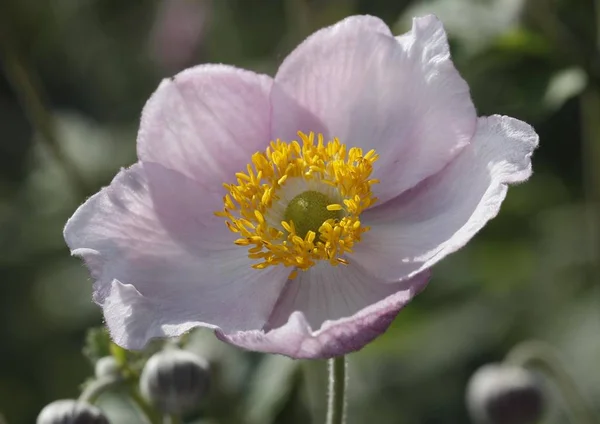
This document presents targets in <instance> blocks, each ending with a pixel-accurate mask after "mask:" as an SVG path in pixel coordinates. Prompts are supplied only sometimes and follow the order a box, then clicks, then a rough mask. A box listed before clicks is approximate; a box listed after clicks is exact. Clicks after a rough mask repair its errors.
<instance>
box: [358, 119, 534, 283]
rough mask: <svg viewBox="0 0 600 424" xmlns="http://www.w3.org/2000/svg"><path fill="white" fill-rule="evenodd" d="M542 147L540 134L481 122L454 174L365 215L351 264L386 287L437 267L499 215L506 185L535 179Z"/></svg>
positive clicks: (518, 124)
mask: <svg viewBox="0 0 600 424" xmlns="http://www.w3.org/2000/svg"><path fill="white" fill-rule="evenodd" d="M537 144H538V136H537V134H536V133H535V131H534V129H533V128H532V127H531V126H529V125H528V124H526V123H524V122H522V121H519V120H516V119H513V118H510V117H507V116H498V115H494V116H490V117H487V118H485V117H484V118H479V120H478V125H477V132H476V133H475V136H474V138H473V140H472V142H471V144H470V146H469V147H468V148H466V149H465V150H464V151H463V152H462V153H461V154H460V155H459V156H458V157H457V158H456V159H455V160H454V161H453V162H452V163H451V164H450V165H448V167H446V168H445V169H444V170H443V171H441V172H439V173H438V174H436V175H435V176H433V177H430V178H428V179H427V180H425V181H424V182H422V183H421V184H419V185H418V186H417V187H415V188H414V189H412V190H410V191H409V192H407V193H405V194H403V195H401V196H399V197H398V198H396V199H394V200H392V201H390V202H387V203H386V204H384V205H382V206H380V207H376V208H374V209H371V210H368V211H365V212H364V213H363V215H362V220H363V221H364V223H365V225H369V226H371V230H370V231H368V232H367V233H365V234H364V235H363V239H362V241H361V242H360V243H358V244H357V245H356V246H355V248H354V254H353V255H352V256H351V259H352V260H356V261H357V262H358V263H359V264H360V265H361V266H363V267H364V268H365V269H366V270H367V271H368V272H369V273H370V274H371V275H373V276H374V277H377V278H380V279H384V280H387V281H397V280H398V279H403V278H409V277H411V276H413V275H415V274H417V273H419V272H421V271H422V270H424V269H427V268H429V267H431V266H432V265H434V264H435V263H436V262H438V261H439V260H441V259H442V258H443V257H444V256H446V255H448V254H450V253H452V252H454V251H456V250H458V249H460V248H461V247H462V246H464V245H465V244H466V243H467V242H468V241H469V240H470V239H471V238H472V237H473V236H474V235H475V233H477V232H478V231H479V230H480V229H481V228H483V226H484V225H485V224H486V222H487V221H489V220H490V219H492V218H494V217H495V216H496V214H497V213H498V211H499V209H500V205H501V203H502V201H503V200H504V197H505V196H506V191H507V189H508V187H507V184H512V183H519V182H522V181H525V180H526V179H527V178H529V176H530V175H531V155H532V153H533V150H534V149H535V148H536V147H537Z"/></svg>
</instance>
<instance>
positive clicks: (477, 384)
mask: <svg viewBox="0 0 600 424" xmlns="http://www.w3.org/2000/svg"><path fill="white" fill-rule="evenodd" d="M466 398H467V399H466V400H467V407H468V409H469V413H470V415H471V418H472V419H473V421H474V422H475V423H477V424H534V423H537V422H539V420H540V418H541V416H542V414H543V412H544V392H543V388H542V386H541V383H540V381H539V380H538V379H537V378H536V376H535V375H534V374H533V373H531V372H530V371H528V370H526V369H525V368H522V367H517V366H513V365H504V364H490V365H485V366H483V367H481V368H480V369H479V370H477V371H476V372H475V374H473V376H472V377H471V380H470V381H469V384H468V387H467V395H466Z"/></svg>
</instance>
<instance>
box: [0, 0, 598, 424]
mask: <svg viewBox="0 0 600 424" xmlns="http://www.w3.org/2000/svg"><path fill="white" fill-rule="evenodd" d="M357 13H360V14H372V15H376V16H379V17H381V18H382V19H384V20H385V21H386V22H387V23H388V24H389V25H390V26H391V27H392V28H393V29H394V31H395V32H396V33H400V32H404V31H405V30H407V29H408V28H409V26H410V19H411V17H412V16H417V15H422V14H426V13H435V14H437V15H438V16H439V17H440V18H441V19H442V20H443V22H444V23H445V26H446V29H447V31H448V32H449V37H450V40H451V46H452V52H453V57H454V60H455V63H456V65H457V67H458V68H459V70H460V71H461V73H462V75H463V76H464V78H465V79H466V80H467V81H468V83H469V85H470V87H471V90H472V95H473V98H474V102H475V105H476V106H477V108H478V111H479V114H480V115H486V114H493V113H501V114H507V115H511V116H514V117H517V118H520V119H523V120H526V121H528V122H530V123H531V124H532V125H533V126H534V127H535V128H536V129H537V131H538V133H539V134H540V138H541V144H540V148H539V149H538V151H537V152H536V154H535V156H534V161H533V163H534V171H535V173H534V175H533V177H532V178H531V180H530V181H529V182H527V183H526V184H523V185H521V186H518V187H514V188H511V189H510V190H509V194H508V198H507V200H506V202H505V203H504V206H503V208H502V211H501V213H500V215H499V216H498V217H497V218H496V219H494V220H493V221H492V222H491V223H490V224H489V225H488V226H487V227H486V228H485V229H484V230H483V231H481V233H480V234H478V235H477V236H476V238H475V239H474V240H473V241H472V242H471V243H470V244H469V245H468V247H466V248H464V249H463V250H462V251H460V252H458V253H456V254H453V255H452V256H450V257H448V258H447V259H445V260H444V261H443V263H442V264H440V265H438V266H436V268H435V274H434V278H433V281H432V282H431V284H430V286H429V287H428V289H427V290H426V291H425V292H424V293H423V294H421V295H420V296H419V297H417V298H416V299H415V300H414V301H413V303H412V304H411V305H410V306H409V307H408V308H407V309H405V310H404V311H403V312H401V314H400V315H399V316H398V318H397V319H396V321H395V323H394V324H393V325H392V327H391V328H390V330H389V331H388V332H387V333H386V334H385V335H383V336H382V337H380V338H379V339H378V340H377V341H375V342H374V343H372V344H370V345H369V346H367V347H366V348H365V349H364V350H363V351H361V352H359V353H356V354H353V355H351V356H350V364H351V365H350V394H349V396H350V398H349V415H350V418H349V423H350V424H353V423H365V422H372V423H378V424H387V423H390V424H392V423H402V424H413V423H415V424H416V423H420V424H437V423H444V424H447V423H468V422H470V421H469V418H468V415H467V410H466V408H465V405H464V390H465V386H466V384H467V381H468V379H469V377H470V375H471V374H472V373H473V372H474V370H475V369H477V368H478V367H479V366H480V365H482V364H484V363H487V362H493V361H499V360H501V359H502V357H503V356H504V355H505V354H506V353H507V352H508V351H509V350H510V349H511V347H513V346H514V345H515V344H517V343H519V342H522V341H524V340H529V339H540V340H545V341H548V342H549V343H551V344H552V345H554V346H555V347H557V348H558V349H559V350H560V352H561V354H562V357H563V358H564V359H565V363H566V365H567V367H568V369H569V371H570V372H571V373H572V374H573V375H574V376H575V378H576V379H577V382H578V384H579V386H580V387H581V388H582V390H583V391H584V393H585V396H586V397H587V398H588V400H589V401H590V403H591V404H593V405H594V407H595V408H596V410H597V412H599V413H600V371H599V369H600V294H599V287H598V279H599V277H600V249H599V244H600V237H599V236H598V235H599V234H600V226H599V225H597V224H598V223H599V218H600V214H599V213H598V211H597V210H594V208H593V205H594V204H595V203H596V202H597V200H598V198H599V197H600V128H599V126H600V85H599V82H600V50H599V46H600V36H599V35H598V34H599V33H600V28H599V25H600V24H599V22H600V3H599V2H597V3H596V4H595V5H594V2H593V0H430V1H408V0H212V1H211V0H164V1H151V0H139V1H123V0H1V1H0V53H1V55H0V60H1V64H2V68H1V70H0V414H2V415H4V417H5V419H6V421H7V422H9V423H10V424H29V423H33V422H34V420H35V416H36V415H37V413H38V411H39V410H40V409H41V408H42V407H43V406H44V405H45V404H46V403H48V402H50V401H52V400H55V399H58V398H73V397H76V396H77V395H78V393H79V388H80V385H81V383H82V382H83V381H84V380H85V379H86V378H87V377H88V376H90V375H91V374H92V369H93V368H92V365H91V364H90V361H89V360H88V359H87V358H86V357H85V356H84V355H83V354H82V348H83V346H84V344H85V334H86V330H87V329H88V328H90V327H94V326H99V325H101V316H100V313H99V309H98V308H97V307H96V306H95V305H94V304H93V303H92V302H91V300H90V295H91V283H90V280H89V276H88V274H87V271H86V270H85V269H84V267H83V265H82V264H81V263H80V261H79V260H77V259H76V258H72V257H70V255H69V252H68V249H67V247H66V246H65V243H64V241H63V238H62V228H63V225H64V223H65V221H66V219H67V218H68V217H69V216H70V215H71V214H72V213H73V211H74V210H75V208H76V207H77V206H78V205H79V204H80V203H81V202H83V201H84V199H85V198H86V197H88V196H90V195H92V194H93V193H95V192H96V191H97V190H98V189H99V188H100V187H102V186H104V185H107V184H108V183H109V182H110V180H111V179H112V177H113V176H114V175H115V174H116V172H117V171H118V170H119V168H120V167H123V166H128V165H129V164H131V163H133V162H134V161H135V160H136V158H135V136H136V131H137V125H138V119H139V114H140V110H141V108H142V106H143V104H144V102H145V101H146V99H147V98H148V97H149V95H150V94H151V93H152V91H153V90H154V89H155V87H156V86H157V85H158V83H159V81H160V79H161V78H164V77H167V76H170V75H173V74H174V73H176V72H178V71H179V70H181V69H183V68H185V67H188V66H191V65H194V64H199V63H205V62H221V63H228V64H233V65H236V66H240V67H244V68H249V69H253V70H256V71H260V72H266V73H269V74H274V72H275V70H276V69H277V66H278V64H279V63H280V62H281V60H282V59H283V58H284V57H285V55H286V54H287V53H288V52H290V51H291V49H293V47H294V46H295V45H296V44H297V43H299V42H300V41H301V40H302V39H303V38H304V37H305V36H307V35H308V34H310V33H311V32H312V31H313V30H315V29H317V28H320V27H322V26H325V25H329V24H332V23H334V22H336V21H337V20H339V19H341V18H343V17H345V16H348V15H352V14H357ZM189 343H190V345H189V346H190V347H189V348H190V349H193V350H197V351H199V352H202V354H204V355H205V356H207V357H208V358H209V359H211V360H212V361H213V366H214V369H215V370H216V371H215V375H216V376H215V384H214V386H213V394H212V395H211V399H209V401H208V402H207V403H206V405H205V406H204V408H202V410H201V411H200V413H199V414H197V417H196V418H197V422H203V423H208V422H210V423H249V424H253V423H256V424H259V423H260V424H269V423H306V422H310V420H311V418H312V419H316V420H320V421H322V418H321V417H322V416H323V413H324V407H325V400H324V399H325V398H324V396H325V395H324V393H325V392H324V388H325V380H324V378H325V375H324V373H325V364H324V362H318V361H313V362H308V363H306V362H299V361H291V360H287V359H286V358H282V357H276V356H261V355H257V354H251V353H245V352H241V351H239V350H236V349H234V348H232V347H229V346H225V345H223V344H221V343H220V342H217V341H216V340H215V339H214V337H213V336H212V335H211V334H210V332H208V333H205V332H202V331H200V332H198V333H195V334H194V335H193V336H192V337H191V338H190V341H189ZM551 395H552V396H553V399H552V401H551V402H550V403H551V407H550V411H549V413H548V414H547V416H546V420H545V422H547V423H562V422H567V421H566V418H565V415H564V412H563V411H562V408H561V400H560V397H558V396H556V395H557V394H556V393H554V391H553V390H551ZM104 402H105V406H106V408H107V410H110V411H112V412H110V414H111V417H112V418H113V421H114V422H115V423H129V422H131V423H134V422H135V420H136V419H135V417H133V416H132V415H131V414H129V415H127V411H126V410H125V409H124V407H123V405H121V406H119V400H118V399H117V398H111V397H110V396H108V397H107V399H106V400H105V401H104ZM0 421H1V418H0ZM315 422H319V421H315Z"/></svg>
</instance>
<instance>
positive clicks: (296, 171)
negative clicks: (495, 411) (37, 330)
mask: <svg viewBox="0 0 600 424" xmlns="http://www.w3.org/2000/svg"><path fill="white" fill-rule="evenodd" d="M537 143H538V137H537V135H536V133H535V131H534V130H533V129H532V127H531V126H529V125H528V124H526V123H524V122H521V121H518V120H516V119H513V118H510V117H506V116H497V115H494V116H489V117H480V118H478V117H477V114H476V111H475V108H474V106H473V103H472V101H471V98H470V94H469V88H468V86H467V84H466V83H465V81H464V80H463V79H462V78H461V77H460V75H459V73H458V72H457V71H456V69H455V68H454V66H453V64H452V61H451V58H450V52H449V47H448V42H447V39H446V34H445V31H444V28H443V26H442V24H441V23H440V22H439V21H438V20H437V18H435V17H434V16H426V17H423V18H417V19H415V20H414V21H413V26H412V29H411V31H409V32H408V33H406V34H403V35H401V36H398V37H394V36H393V35H392V34H391V32H390V30H389V28H388V27H387V26H386V25H385V24H384V23H383V22H382V21H381V20H380V19H377V18H374V17H370V16H355V17H349V18H347V19H345V20H343V21H341V22H339V23H337V24H336V25H333V26H331V27H328V28H325V29H322V30H320V31H317V32H316V33H315V34H313V35H312V36H310V37H308V38H307V39H306V40H305V41H304V42H303V43H302V44H301V45H300V46H299V47H298V48H296V49H295V50H294V51H293V52H292V53H291V54H290V55H289V56H288V57H287V58H286V59H285V60H284V61H283V63H282V65H281V67H280V68H279V70H278V71H277V74H276V76H275V77H274V78H271V77H269V76H267V75H261V74H256V73H253V72H249V71H245V70H241V69H237V68H234V67H231V66H225V65H202V66H197V67H194V68H191V69H188V70H185V71H183V72H181V73H180V74H178V75H176V76H175V77H173V78H171V79H167V80H164V81H163V82H162V83H161V84H160V86H159V87H158V89H157V90H156V92H155V93H154V94H153V95H152V97H151V98H150V99H149V100H148V102H147V104H146V106H145V107H144V110H143V113H142V118H141V124H140V130H139V135H138V139H137V153H138V158H139V161H138V162H137V163H136V164H134V165H133V166H131V167H130V168H128V169H124V170H122V171H121V172H120V173H119V174H118V175H117V176H116V177H115V178H114V180H113V181H112V183H111V184H110V185H109V186H108V187H106V188H104V189H102V190H101V191H100V192H99V193H97V194H96V195H94V196H92V197H91V198H90V199H88V200H87V201H86V202H85V203H84V204H83V205H82V206H81V207H80V208H79V209H78V210H77V211H76V212H75V214H74V215H73V217H72V218H71V219H70V220H69V221H68V222H67V225H66V227H65V232H64V235H65V239H66V241H67V243H68V245H69V247H70V248H71V250H72V253H73V255H77V256H80V257H82V258H83V259H84V261H85V263H86V264H87V266H88V267H89V269H90V272H91V275H92V277H93V279H94V280H95V284H94V301H95V302H97V303H98V304H99V305H100V306H101V307H102V309H103V311H104V317H105V320H106V324H107V326H108V328H109V330H110V333H111V335H112V337H113V339H114V341H115V342H116V343H117V344H119V345H121V346H123V347H125V348H129V349H139V348H142V347H143V346H144V345H145V344H146V343H147V342H148V341H149V340H150V339H152V338H156V337H169V336H178V335H181V334H182V333H184V332H187V331H188V330H190V329H191V328H194V327H208V328H212V329H214V330H215V333H216V335H217V337H218V338H219V339H221V340H223V341H226V342H228V343H231V344H234V345H237V346H240V347H242V348H246V349H250V350H254V351H261V352H271V353H279V354H283V355H287V356H290V357H294V358H327V357H333V356H337V355H343V354H346V353H349V352H352V351H355V350H358V349H360V348H362V347H363V346H365V345H366V344H367V343H369V342H370V341H372V340H373V339H374V338H375V337H377V336H378V335H380V334H382V333H383V332H384V331H385V330H386V329H387V327H388V326H389V325H390V323H391V322H392V320H393V319H394V318H395V317H396V315H397V314H398V312H399V311H400V310H401V309H402V308H403V307H404V306H405V305H406V304H407V303H408V302H409V301H410V300H411V299H412V298H413V297H414V296H415V295H416V294H418V293H419V292H420V291H421V290H423V289H424V287H425V286H426V284H427V282H428V279H429V275H430V272H429V269H430V268H431V267H432V266H433V265H434V264H435V263H436V262H438V261H439V260H441V259H442V258H443V257H445V256H446V255H448V254H450V253H452V252H454V251H456V250H457V249H459V248H461V247H462V246H463V245H464V244H465V243H467V242H468V241H469V239H471V237H473V236H474V234H475V233H476V232H477V231H479V230H480V229H481V228H482V227H483V226H484V225H485V224H486V222H487V221H488V220H490V219H491V218H493V217H494V216H495V215H496V214H497V213H498V211H499V208H500V204H501V203H502V201H503V200H504V197H505V196H506V192H507V186H508V184H512V183H519V182H522V181H524V180H526V179H527V178H528V177H529V176H530V175H531V172H532V171H531V160H530V157H531V154H532V152H533V150H534V149H535V148H536V146H537Z"/></svg>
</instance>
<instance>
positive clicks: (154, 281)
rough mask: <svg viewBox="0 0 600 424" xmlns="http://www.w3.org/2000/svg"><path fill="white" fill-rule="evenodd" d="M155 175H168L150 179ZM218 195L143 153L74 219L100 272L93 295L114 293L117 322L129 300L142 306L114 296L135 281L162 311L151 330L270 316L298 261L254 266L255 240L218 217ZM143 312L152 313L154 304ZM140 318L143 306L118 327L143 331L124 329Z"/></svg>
mask: <svg viewBox="0 0 600 424" xmlns="http://www.w3.org/2000/svg"><path fill="white" fill-rule="evenodd" d="M161 170H162V171H161ZM158 172H162V173H161V174H157V173H158ZM148 175H153V179H158V180H160V181H161V184H162V185H161V184H154V185H152V184H149V182H148V180H149V177H148ZM158 175H160V178H157V176H158ZM169 187H171V190H170V193H171V194H170V195H169V194H168V192H167V191H166V189H167V188H169ZM173 188H176V190H173ZM210 197H211V196H210V193H209V192H203V191H202V190H201V188H199V187H198V184H197V183H196V182H194V181H193V180H191V179H189V178H187V177H185V176H184V175H182V174H178V173H176V172H173V171H171V170H165V169H164V168H162V167H161V166H160V165H157V164H139V163H138V164H136V165H134V166H132V167H131V168H129V169H128V170H123V171H121V172H120V173H119V174H118V175H117V176H116V177H115V179H114V180H113V182H112V183H111V185H110V186H109V187H106V188H104V189H103V190H102V191H100V192H99V193H97V194H96V195H94V196H92V197H91V198H90V199H88V201H87V202H86V203H85V204H83V205H82V206H81V207H80V208H79V209H78V210H77V211H76V212H75V214H74V215H73V217H72V218H71V219H70V220H69V221H68V222H67V225H66V227H65V232H64V235H65V239H66V241H67V244H68V245H69V247H70V248H71V250H72V253H73V254H74V255H78V256H82V257H83V258H84V260H85V261H86V263H87V265H88V266H89V267H90V268H91V273H92V275H93V277H94V279H95V280H96V282H95V285H94V291H95V293H94V300H95V301H96V302H98V303H100V304H103V305H104V306H105V305H106V299H108V298H109V297H110V298H111V299H112V300H111V302H112V303H110V304H111V309H110V310H111V311H120V312H119V313H116V312H114V313H113V312H111V313H110V317H111V319H110V320H109V319H108V315H107V322H109V326H111V325H112V324H111V322H117V321H115V319H116V316H117V315H119V314H121V313H125V312H123V311H124V310H129V309H128V308H134V309H135V306H133V305H129V304H127V303H124V304H120V305H119V304H118V302H117V300H115V299H120V298H123V299H131V298H132V295H131V293H133V292H132V290H135V291H136V292H139V294H140V296H142V297H143V298H144V302H145V303H144V304H152V305H154V307H155V309H156V311H158V312H156V314H155V315H154V318H153V321H152V326H153V328H148V329H146V330H145V331H146V333H147V334H161V332H165V333H164V334H167V332H166V328H167V327H165V326H171V327H169V328H170V330H169V331H170V332H177V331H179V332H181V331H185V329H187V328H189V326H190V325H204V326H208V327H212V328H215V327H217V326H218V327H221V328H223V329H227V331H236V330H246V329H253V328H261V327H262V326H263V325H264V324H265V322H266V320H267V318H268V317H269V315H270V312H271V311H272V309H273V305H274V304H275V302H276V300H277V298H278V296H279V293H280V291H281V289H282V287H283V285H284V284H285V281H286V279H287V277H288V275H289V269H285V268H283V267H270V268H268V269H265V270H261V271H258V270H254V269H252V268H251V261H250V259H249V258H248V256H247V250H246V249H244V248H240V247H238V246H235V245H234V244H233V240H234V239H235V235H234V234H232V233H231V232H229V230H227V227H226V226H225V225H224V223H223V222H218V223H215V222H212V221H211V220H212V219H213V213H212V212H213V209H211V208H212V202H211V201H209V200H208V199H210ZM194 199H197V202H196V206H197V207H196V209H192V206H194V202H193V201H194ZM168 202H171V203H168ZM194 211H196V214H195V213H194ZM178 220H179V221H180V223H182V225H178V224H177V222H178ZM114 280H118V281H119V282H121V283H123V284H125V285H127V286H128V287H129V286H131V287H132V288H131V289H127V290H126V292H127V293H129V295H127V296H125V294H123V293H125V292H124V291H123V290H121V289H119V290H120V291H119V292H115V290H116V289H115V286H114V284H113V281H114ZM119 293H120V294H119ZM134 297H135V296H134ZM146 309H147V308H146ZM146 309H143V310H146ZM105 313H106V312H105ZM139 318H140V320H146V319H147V314H140V316H139ZM136 319H137V315H136V314H135V313H134V314H133V315H131V318H130V321H131V322H132V324H131V325H129V326H123V325H120V324H119V325H116V327H114V328H111V331H112V332H113V335H115V337H117V335H119V334H120V336H119V337H120V338H123V337H128V338H130V339H131V340H138V341H139V340H142V339H144V336H143V334H129V335H124V334H121V333H119V331H125V329H127V328H132V329H136V328H143V327H144V325H143V324H140V323H138V322H135V320H136ZM144 340H145V341H147V340H146V339H144ZM145 341H144V342H145ZM132 343H133V342H132ZM140 343H141V342H140ZM125 347H128V348H140V347H142V345H141V344H130V345H127V346H125Z"/></svg>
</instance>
